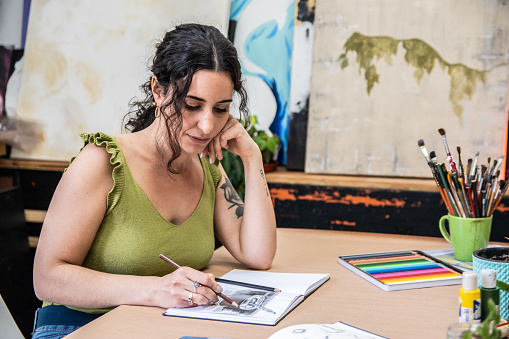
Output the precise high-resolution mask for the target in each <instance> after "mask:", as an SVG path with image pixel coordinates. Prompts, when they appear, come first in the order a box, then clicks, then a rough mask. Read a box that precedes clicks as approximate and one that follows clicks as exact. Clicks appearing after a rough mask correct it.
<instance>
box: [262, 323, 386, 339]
mask: <svg viewBox="0 0 509 339" xmlns="http://www.w3.org/2000/svg"><path fill="white" fill-rule="evenodd" d="M287 338H288V339H321V338H330V339H334V338H338V339H339V338H352V339H354V338H356V339H387V338H385V337H382V336H379V335H376V334H373V333H371V332H367V331H364V330H361V329H359V328H356V327H353V326H350V325H348V324H345V323H343V322H337V323H333V324H302V325H292V326H288V327H285V328H283V329H281V330H279V331H277V332H276V333H274V334H273V335H271V336H270V337H269V339H287Z"/></svg>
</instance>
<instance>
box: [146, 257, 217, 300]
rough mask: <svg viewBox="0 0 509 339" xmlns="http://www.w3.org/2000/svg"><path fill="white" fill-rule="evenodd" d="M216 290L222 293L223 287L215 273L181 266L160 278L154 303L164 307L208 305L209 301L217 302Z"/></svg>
mask: <svg viewBox="0 0 509 339" xmlns="http://www.w3.org/2000/svg"><path fill="white" fill-rule="evenodd" d="M194 282H196V283H194ZM214 291H216V292H217V293H220V292H222V291H223V289H222V287H221V286H219V284H218V283H217V282H216V280H215V278H214V275H213V274H210V273H203V272H200V271H197V270H195V269H192V268H190V267H181V268H179V269H177V270H176V271H175V272H173V273H170V274H167V275H165V276H163V277H161V278H159V285H158V286H156V291H155V300H154V304H155V305H156V306H159V307H163V308H170V307H178V308H183V307H191V306H196V305H207V304H208V303H209V302H214V303H215V302H217V295H216V293H215V292H214Z"/></svg>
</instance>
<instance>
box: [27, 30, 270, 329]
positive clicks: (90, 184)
mask: <svg viewBox="0 0 509 339" xmlns="http://www.w3.org/2000/svg"><path fill="white" fill-rule="evenodd" d="M151 70H152V73H153V76H152V77H151V79H150V80H149V81H147V83H145V84H144V85H143V86H142V88H143V89H144V91H145V94H146V98H145V99H144V100H141V101H135V102H134V103H132V106H133V107H134V108H135V110H134V113H135V114H134V115H132V116H131V118H130V119H129V121H128V122H127V124H126V127H127V129H128V130H130V131H131V132H132V133H128V134H122V135H119V136H117V137H112V136H108V135H105V134H103V133H95V134H82V135H81V137H82V139H83V141H84V144H85V146H84V147H83V148H82V150H81V151H80V153H79V155H78V156H77V157H75V158H74V159H73V160H72V161H71V164H70V166H69V167H68V169H67V171H66V172H65V173H64V175H63V176H62V179H61V181H60V183H59V185H58V187H57V189H56V191H55V194H54V196H53V199H52V201H51V204H50V207H49V209H48V212H47V215H46V218H45V220H44V225H43V228H42V231H41V236H40V239H39V243H38V246H37V253H36V257H35V263H34V288H35V292H36V294H37V297H38V298H39V299H41V300H44V303H43V307H42V308H41V309H39V310H38V312H37V315H36V321H35V325H34V327H35V328H36V329H35V332H34V338H38V337H42V336H44V337H45V338H47V337H48V335H51V334H52V333H56V335H57V336H61V335H63V334H68V333H70V332H72V331H73V330H75V329H77V328H79V327H80V326H82V325H84V324H86V323H87V322H89V321H91V320H93V319H95V318H96V317H97V316H98V315H100V314H103V313H104V312H106V311H108V310H110V309H111V308H113V307H115V306H117V305H122V304H130V305H146V306H158V307H163V308H169V307H189V306H192V305H204V304H207V303H209V302H210V301H212V302H215V301H217V296H216V293H215V292H214V291H216V292H221V291H222V288H221V286H219V285H218V284H217V283H216V282H215V280H214V276H213V275H212V274H206V273H203V272H200V271H199V270H200V269H202V268H204V267H205V266H206V265H207V263H208V262H209V260H210V258H211V256H212V253H213V251H214V236H216V237H217V238H218V239H219V240H220V241H221V243H222V244H223V245H224V246H225V247H226V248H227V249H228V251H229V252H230V253H231V254H232V255H233V257H235V258H236V259H237V260H238V261H239V262H241V263H243V264H244V265H246V266H248V267H250V268H253V269H267V268H269V267H270V266H271V264H272V260H273V258H274V255H275V251H276V225H275V216H274V211H273V207H272V201H271V199H270V196H269V193H268V188H267V184H266V181H265V175H264V172H263V165H262V157H261V153H260V150H259V148H258V146H257V145H256V143H255V142H254V141H253V140H252V139H251V138H250V136H249V135H248V134H247V132H246V130H245V129H244V128H243V126H242V125H241V124H240V123H239V122H238V121H237V120H236V119H234V118H233V117H232V116H231V115H230V113H229V110H230V104H231V102H232V99H233V94H234V93H236V94H237V95H239V97H240V105H239V109H240V111H241V114H243V115H244V119H246V120H248V119H247V118H248V112H247V109H246V99H247V98H246V93H245V90H244V88H243V86H242V82H241V71H240V64H239V61H238V57H237V53H236V50H235V47H233V45H232V44H231V43H230V42H229V41H228V40H227V39H226V38H225V37H224V36H223V35H222V34H221V33H220V32H219V31H218V30H217V29H216V28H213V27H211V26H203V25H198V24H185V25H180V26H178V27H176V28H175V29H174V30H172V31H170V32H168V33H166V35H165V36H164V39H163V40H162V42H160V43H159V44H158V46H157V49H156V54H155V56H154V59H153V65H152V68H151ZM222 148H225V149H227V150H229V151H230V152H232V153H235V154H237V155H239V156H240V157H241V159H242V161H243V164H244V169H245V177H246V196H245V205H244V203H243V202H242V200H241V199H240V198H239V197H238V195H237V194H236V193H235V191H234V190H233V187H232V186H231V184H230V182H229V180H228V177H227V175H226V173H225V172H224V170H223V168H222V166H221V165H220V164H219V161H217V160H216V158H218V159H221V158H222V151H221V149H222ZM160 253H162V254H164V255H165V256H167V257H169V258H171V259H172V260H173V261H175V262H176V263H178V264H180V266H183V267H181V268H180V269H177V270H175V271H174V269H173V268H172V267H171V266H170V265H169V264H168V263H166V262H165V261H163V260H161V259H159V257H158V255H159V254H160ZM170 272H171V273H170ZM62 305H66V306H62Z"/></svg>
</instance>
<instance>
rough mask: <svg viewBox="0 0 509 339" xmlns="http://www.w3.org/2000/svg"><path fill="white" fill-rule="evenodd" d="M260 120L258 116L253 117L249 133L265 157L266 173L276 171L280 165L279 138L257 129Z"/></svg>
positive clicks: (264, 166)
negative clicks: (278, 157) (278, 155)
mask: <svg viewBox="0 0 509 339" xmlns="http://www.w3.org/2000/svg"><path fill="white" fill-rule="evenodd" d="M257 124H258V118H257V117H256V115H253V116H251V125H250V127H249V129H248V130H247V133H248V134H249V135H250V136H251V138H253V140H254V141H255V142H256V144H257V145H258V147H259V148H260V151H261V152H262V157H263V168H264V170H265V172H271V171H274V170H275V169H276V167H277V165H278V162H277V153H278V152H279V137H278V135H277V134H272V133H271V132H270V131H268V132H267V131H263V130H259V129H258V128H256V125H257Z"/></svg>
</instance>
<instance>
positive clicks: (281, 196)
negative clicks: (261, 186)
mask: <svg viewBox="0 0 509 339" xmlns="http://www.w3.org/2000/svg"><path fill="white" fill-rule="evenodd" d="M294 193H295V190H294V189H290V188H271V189H270V195H271V197H272V200H275V199H278V200H291V201H296V200H297V198H296V197H295V194H294Z"/></svg>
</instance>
